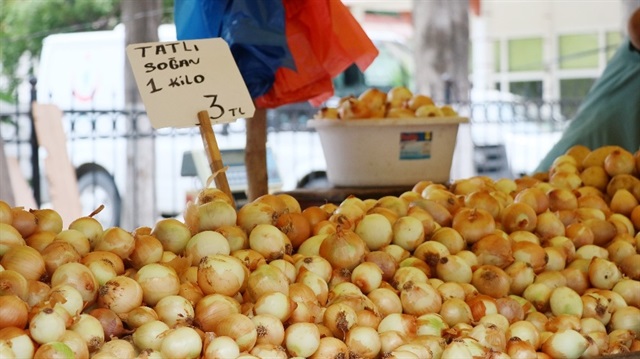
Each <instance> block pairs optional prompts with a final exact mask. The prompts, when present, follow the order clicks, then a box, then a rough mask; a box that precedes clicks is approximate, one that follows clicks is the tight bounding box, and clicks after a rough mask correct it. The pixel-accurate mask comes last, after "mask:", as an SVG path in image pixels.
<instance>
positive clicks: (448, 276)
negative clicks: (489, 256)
mask: <svg viewBox="0 0 640 359" xmlns="http://www.w3.org/2000/svg"><path fill="white" fill-rule="evenodd" d="M436 273H437V276H438V278H439V279H441V280H443V281H445V282H456V283H471V279H472V276H473V270H472V268H471V266H470V265H469V263H467V261H465V260H464V259H463V258H462V257H460V256H458V255H456V254H450V255H446V256H444V257H442V258H440V260H439V261H438V263H437V264H436Z"/></svg>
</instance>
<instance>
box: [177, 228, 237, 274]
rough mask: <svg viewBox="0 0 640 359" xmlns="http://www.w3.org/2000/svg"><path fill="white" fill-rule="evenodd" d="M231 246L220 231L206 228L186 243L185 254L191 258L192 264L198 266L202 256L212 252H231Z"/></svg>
mask: <svg viewBox="0 0 640 359" xmlns="http://www.w3.org/2000/svg"><path fill="white" fill-rule="evenodd" d="M230 253H231V247H230V246H229V242H228V241H227V239H226V238H225V237H224V236H223V235H222V234H220V233H218V232H215V231H211V230H206V231H201V232H199V233H197V234H195V235H193V236H192V237H191V238H190V239H189V240H188V241H187V244H186V245H185V248H184V254H185V256H187V257H189V258H191V265H193V266H197V265H198V263H200V260H201V259H202V257H204V256H207V255H211V254H227V255H228V254H230Z"/></svg>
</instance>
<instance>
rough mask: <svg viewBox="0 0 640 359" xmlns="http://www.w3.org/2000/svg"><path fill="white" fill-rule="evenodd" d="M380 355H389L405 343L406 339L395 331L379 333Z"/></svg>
mask: <svg viewBox="0 0 640 359" xmlns="http://www.w3.org/2000/svg"><path fill="white" fill-rule="evenodd" d="M378 337H379V338H380V344H381V348H380V351H381V352H382V353H391V352H393V350H394V349H395V348H397V347H399V346H401V345H402V344H404V343H405V341H406V338H405V337H404V336H403V334H402V333H400V332H398V331H395V330H387V331H385V332H382V333H379V335H378Z"/></svg>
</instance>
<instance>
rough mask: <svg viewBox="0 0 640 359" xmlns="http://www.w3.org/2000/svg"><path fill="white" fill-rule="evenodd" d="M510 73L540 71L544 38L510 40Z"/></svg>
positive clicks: (541, 68)
mask: <svg viewBox="0 0 640 359" xmlns="http://www.w3.org/2000/svg"><path fill="white" fill-rule="evenodd" d="M508 51H509V71H513V72H517V71H540V70H543V63H542V38H530V39H518V40H509V50H508Z"/></svg>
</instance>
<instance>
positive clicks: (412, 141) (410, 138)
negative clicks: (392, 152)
mask: <svg viewBox="0 0 640 359" xmlns="http://www.w3.org/2000/svg"><path fill="white" fill-rule="evenodd" d="M432 138H433V132H431V131H425V132H402V133H400V160H424V159H428V158H431V141H432Z"/></svg>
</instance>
